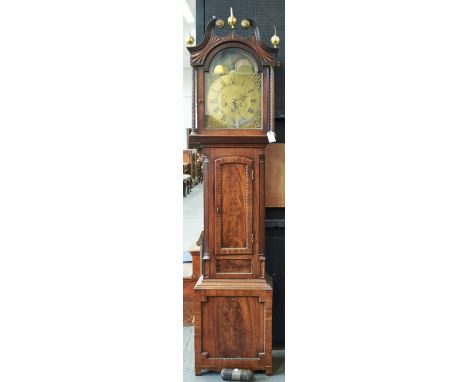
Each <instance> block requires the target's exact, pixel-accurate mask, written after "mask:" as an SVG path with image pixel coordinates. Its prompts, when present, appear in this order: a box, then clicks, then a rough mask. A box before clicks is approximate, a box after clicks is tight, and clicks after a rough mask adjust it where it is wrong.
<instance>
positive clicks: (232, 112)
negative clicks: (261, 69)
mask: <svg viewBox="0 0 468 382" xmlns="http://www.w3.org/2000/svg"><path fill="white" fill-rule="evenodd" d="M260 79H261V77H260V75H259V74H257V73H255V74H247V73H246V74H244V73H239V72H236V71H232V72H231V73H230V74H225V75H221V76H219V77H218V78H217V79H215V80H214V81H212V82H211V84H210V85H209V87H208V94H207V98H206V101H207V111H208V113H207V114H208V115H209V116H210V117H211V120H214V121H213V122H214V123H213V124H214V125H217V126H216V127H225V128H259V127H260V109H261V87H262V86H261V80H260Z"/></svg>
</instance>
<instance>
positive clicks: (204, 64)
mask: <svg viewBox="0 0 468 382" xmlns="http://www.w3.org/2000/svg"><path fill="white" fill-rule="evenodd" d="M216 20H218V19H216V18H214V19H212V20H211V21H210V22H209V23H208V25H207V26H206V31H205V38H204V40H203V41H202V42H201V43H200V44H199V45H197V46H194V47H188V48H187V49H188V51H189V53H190V59H191V65H192V67H193V71H194V87H195V91H194V93H193V97H194V99H193V102H192V108H193V110H192V113H193V116H194V119H195V121H194V122H196V123H193V126H192V133H191V134H190V136H189V145H190V147H203V146H204V145H206V144H208V145H211V144H216V143H219V142H223V141H224V140H225V139H228V140H229V139H230V143H237V142H238V143H247V144H248V143H249V141H250V143H252V144H262V143H264V144H266V143H267V142H268V140H267V138H266V134H267V132H268V131H274V110H273V108H274V94H273V93H274V66H276V62H277V50H276V49H275V48H271V47H268V46H266V45H264V44H263V43H262V42H261V40H260V32H259V30H258V27H257V25H256V23H255V21H253V20H249V21H250V25H251V28H252V34H251V35H250V36H248V37H240V36H238V35H237V34H236V33H235V29H234V30H232V31H231V32H230V33H229V34H227V35H226V36H223V37H221V36H218V35H217V34H215V32H214V28H215V24H216ZM227 48H239V49H242V50H244V51H246V52H247V53H249V54H250V55H251V56H252V57H253V58H254V59H255V60H256V62H257V66H258V72H259V73H262V74H263V75H262V78H263V84H262V89H263V94H262V128H261V129H207V128H205V103H206V101H205V96H206V94H205V73H206V72H207V71H208V68H209V66H210V63H211V60H212V59H213V58H214V57H215V56H216V54H217V53H219V52H220V51H222V50H224V49H227Z"/></svg>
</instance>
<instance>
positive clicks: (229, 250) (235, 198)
mask: <svg viewBox="0 0 468 382" xmlns="http://www.w3.org/2000/svg"><path fill="white" fill-rule="evenodd" d="M252 170H253V161H252V160H251V159H248V158H244V157H238V156H230V157H224V158H220V159H216V160H215V189H216V192H215V210H216V211H215V213H216V219H215V253H216V254H251V253H252V209H253V206H252V191H253V187H252V176H253V175H252V174H253V173H252Z"/></svg>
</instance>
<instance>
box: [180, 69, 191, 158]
mask: <svg viewBox="0 0 468 382" xmlns="http://www.w3.org/2000/svg"><path fill="white" fill-rule="evenodd" d="M183 83H184V86H183V93H182V99H183V102H182V106H183V110H184V117H183V128H182V129H181V130H182V139H183V142H184V149H186V148H187V139H186V133H185V129H190V128H191V127H192V68H191V67H188V68H187V67H185V66H184V75H183Z"/></svg>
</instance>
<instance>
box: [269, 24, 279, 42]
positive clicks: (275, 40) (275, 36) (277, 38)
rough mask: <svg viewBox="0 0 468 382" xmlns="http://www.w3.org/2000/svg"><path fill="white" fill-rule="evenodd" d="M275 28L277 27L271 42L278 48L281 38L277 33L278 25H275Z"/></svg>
mask: <svg viewBox="0 0 468 382" xmlns="http://www.w3.org/2000/svg"><path fill="white" fill-rule="evenodd" d="M273 28H275V34H274V35H273V36H271V43H272V44H273V47H274V48H278V45H279V43H280V38H279V37H278V36H277V35H276V27H275V26H274V25H273Z"/></svg>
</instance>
